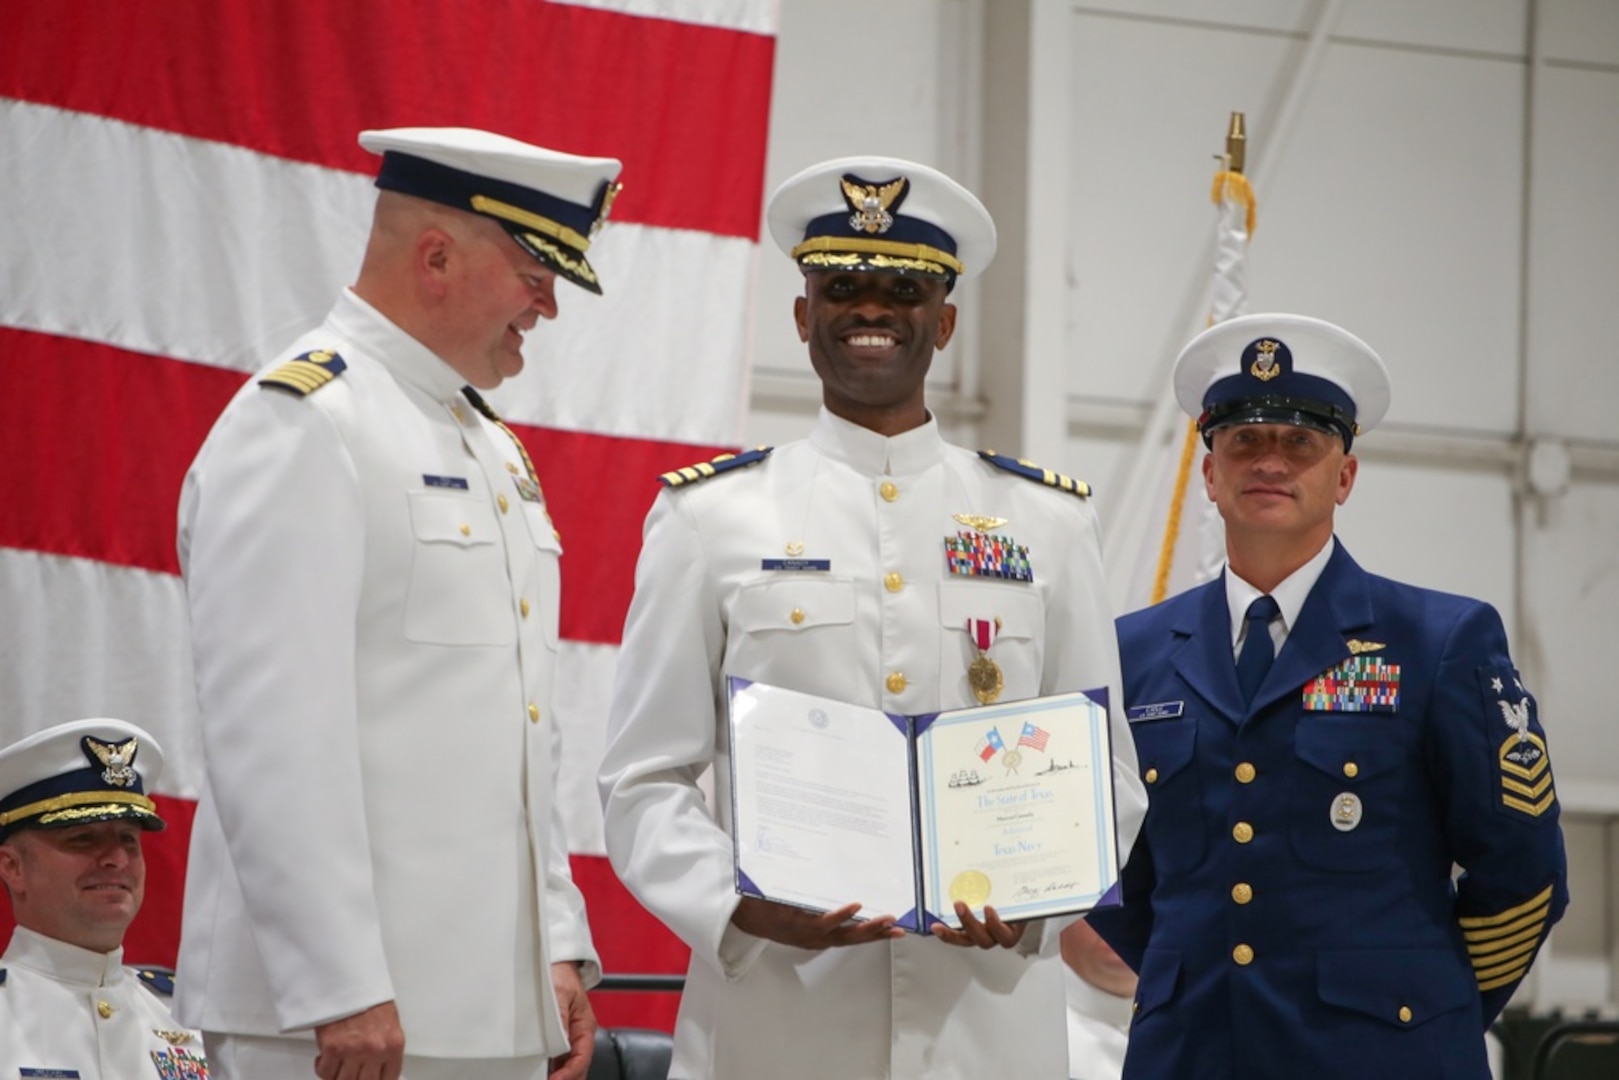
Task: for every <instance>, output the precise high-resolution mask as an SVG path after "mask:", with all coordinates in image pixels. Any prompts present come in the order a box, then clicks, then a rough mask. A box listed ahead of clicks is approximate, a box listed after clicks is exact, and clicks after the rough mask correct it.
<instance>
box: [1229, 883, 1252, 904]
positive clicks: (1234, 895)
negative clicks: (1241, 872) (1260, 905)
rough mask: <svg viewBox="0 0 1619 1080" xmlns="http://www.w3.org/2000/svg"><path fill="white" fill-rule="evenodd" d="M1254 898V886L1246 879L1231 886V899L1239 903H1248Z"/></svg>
mask: <svg viewBox="0 0 1619 1080" xmlns="http://www.w3.org/2000/svg"><path fill="white" fill-rule="evenodd" d="M1253 898H1254V887H1253V886H1252V885H1250V884H1248V883H1247V882H1246V881H1239V882H1237V883H1236V884H1235V885H1233V886H1231V899H1233V900H1235V901H1236V902H1237V903H1239V904H1246V903H1247V902H1248V901H1250V900H1252V899H1253Z"/></svg>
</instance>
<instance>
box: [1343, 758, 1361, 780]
mask: <svg viewBox="0 0 1619 1080" xmlns="http://www.w3.org/2000/svg"><path fill="white" fill-rule="evenodd" d="M1344 775H1345V776H1347V777H1349V778H1350V779H1351V780H1353V779H1354V778H1355V777H1357V776H1359V775H1360V766H1359V765H1356V764H1355V763H1354V762H1353V761H1346V762H1344Z"/></svg>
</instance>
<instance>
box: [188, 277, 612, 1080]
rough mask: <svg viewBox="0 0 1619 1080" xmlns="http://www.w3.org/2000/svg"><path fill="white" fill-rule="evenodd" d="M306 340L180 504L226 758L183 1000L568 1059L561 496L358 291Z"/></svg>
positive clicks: (252, 392) (201, 688) (585, 938)
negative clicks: (563, 966) (560, 802)
mask: <svg viewBox="0 0 1619 1080" xmlns="http://www.w3.org/2000/svg"><path fill="white" fill-rule="evenodd" d="M333 354H335V355H333ZM287 355H288V356H291V357H297V358H298V359H294V360H291V361H289V362H287V363H284V364H281V365H277V366H274V367H272V368H271V369H270V370H269V371H268V372H267V373H266V374H265V375H263V376H261V377H259V378H256V379H254V380H253V381H252V382H250V383H248V384H247V385H246V386H244V387H243V388H242V389H241V391H240V392H239V393H238V394H237V395H236V397H235V398H234V399H232V401H231V403H230V404H229V405H228V406H227V407H226V409H225V412H224V413H223V415H222V416H221V417H220V419H219V421H218V422H217V423H216V424H215V426H214V429H213V431H212V432H211V433H210V434H209V436H208V440H207V442H206V443H205V444H204V445H203V448H202V450H201V451H200V452H199V453H198V455H197V459H196V461H195V462H193V464H192V466H191V470H190V472H189V473H188V474H187V476H186V480H185V486H184V489H183V491H182V494H181V504H180V534H179V547H180V565H181V568H182V570H183V572H184V574H185V578H186V593H187V599H188V601H189V605H190V615H191V627H192V643H193V652H194V655H195V667H196V678H197V693H198V702H199V705H200V706H201V714H202V721H201V727H202V741H203V750H204V757H205V762H206V766H207V770H206V782H205V785H204V787H203V791H202V797H201V799H200V800H199V803H198V807H197V816H196V821H195V824H194V826H193V832H192V837H191V861H190V865H189V868H188V873H187V879H186V894H185V911H184V920H183V926H182V934H181V942H180V961H179V968H180V972H181V976H182V978H181V980H180V987H179V995H178V998H177V1004H178V1008H179V1013H180V1015H181V1016H182V1017H184V1018H185V1020H186V1022H187V1023H189V1024H191V1025H192V1026H194V1027H197V1028H200V1029H202V1030H203V1031H206V1032H210V1033H212V1032H220V1033H226V1034H235V1035H250V1036H277V1035H281V1034H283V1033H288V1032H301V1033H303V1036H302V1037H304V1038H309V1035H308V1034H307V1029H309V1028H311V1027H314V1026H316V1025H319V1024H321V1023H324V1022H326V1021H329V1020H334V1019H337V1018H339V1017H343V1016H347V1015H350V1014H353V1013H356V1012H358V1011H360V1010H362V1009H365V1008H369V1007H371V1006H373V1005H376V1004H379V1003H381V1002H384V1001H388V1000H393V1001H395V1002H397V1004H398V1008H399V1016H400V1021H401V1024H402V1025H403V1027H404V1031H405V1038H406V1047H407V1052H408V1053H411V1054H414V1055H420V1056H424V1057H435V1058H521V1057H529V1056H545V1055H555V1054H560V1053H563V1052H564V1051H565V1050H566V1049H567V1046H568V1042H567V1033H566V1032H565V1031H564V1030H563V1028H562V1021H561V1017H560V1015H559V1012H558V1006H557V1003H556V1000H555V992H554V990H553V987H552V983H551V971H550V965H551V963H552V962H555V961H559V960H581V961H585V962H586V964H587V966H586V971H585V973H584V974H585V977H586V980H587V985H589V982H590V980H591V979H593V978H594V977H595V976H596V972H597V967H596V962H595V961H596V957H595V952H594V949H593V947H592V945H591V940H590V934H589V929H588V927H587V926H586V924H585V916H584V904H583V900H582V899H581V897H580V895H579V891H578V890H577V889H576V888H575V887H574V884H573V881H572V879H571V877H570V876H569V870H568V862H567V850H566V847H565V845H564V842H563V839H562V826H561V817H560V814H559V813H558V811H557V807H556V805H555V799H554V796H553V793H554V791H555V776H556V768H557V749H558V748H557V746H556V745H555V737H556V728H555V725H554V724H553V723H552V722H551V721H552V717H551V710H550V695H551V687H552V685H553V680H554V678H555V668H556V651H557V611H558V597H559V595H560V594H559V588H560V579H559V575H558V557H559V556H560V554H561V545H560V543H559V542H558V540H557V535H556V532H555V530H554V529H553V527H552V524H551V520H550V518H549V516H548V515H547V511H546V507H545V503H544V501H543V497H542V494H541V492H540V490H539V487H538V484H537V483H535V482H534V480H533V478H532V477H530V476H529V475H528V463H527V461H526V459H525V457H524V454H523V451H522V449H521V447H520V446H519V444H518V443H517V442H516V440H515V438H513V437H511V436H510V435H509V434H508V433H507V432H506V431H504V430H503V429H502V428H501V426H500V425H499V424H497V423H496V422H495V421H494V420H492V419H490V418H489V417H488V416H486V415H484V414H483V413H482V412H481V411H480V410H479V408H478V407H477V402H476V401H475V400H474V399H471V398H469V397H468V396H467V395H466V394H465V393H464V392H463V389H462V387H463V382H464V380H462V379H461V378H460V377H459V376H457V375H456V373H455V371H454V369H452V368H451V367H450V366H449V365H448V364H446V363H445V362H444V361H443V360H441V359H440V358H438V357H437V356H435V355H434V354H433V353H432V352H431V351H429V350H428V349H427V348H426V347H425V346H423V345H422V344H421V343H419V342H417V341H416V340H415V339H414V338H412V337H410V336H409V335H408V334H406V333H405V332H404V331H403V330H401V329H400V328H399V327H397V326H395V325H394V324H393V323H392V322H390V321H389V320H387V319H386V318H384V317H383V316H382V315H381V313H379V312H378V311H376V310H375V309H374V308H372V307H371V306H370V305H368V304H366V303H365V302H364V301H363V300H361V299H360V298H359V297H358V296H356V295H355V294H354V293H353V292H346V293H344V295H343V296H342V298H341V299H340V300H339V301H338V303H337V305H336V307H335V308H334V309H333V310H332V312H331V314H330V315H329V316H328V317H327V319H326V322H325V323H324V325H322V326H321V327H319V328H318V329H316V330H314V331H312V332H311V333H310V334H308V335H306V336H305V337H304V338H303V339H302V340H301V341H299V342H298V343H296V344H295V345H293V346H292V348H291V350H289V352H288V354H287ZM339 360H340V361H341V363H342V368H341V370H337V368H338V362H339ZM265 383H270V384H272V385H264V384H265ZM289 390H291V391H293V392H290V393H289V392H288V391H289ZM299 390H303V391H304V396H298V393H297V391H299ZM480 400H481V399H480Z"/></svg>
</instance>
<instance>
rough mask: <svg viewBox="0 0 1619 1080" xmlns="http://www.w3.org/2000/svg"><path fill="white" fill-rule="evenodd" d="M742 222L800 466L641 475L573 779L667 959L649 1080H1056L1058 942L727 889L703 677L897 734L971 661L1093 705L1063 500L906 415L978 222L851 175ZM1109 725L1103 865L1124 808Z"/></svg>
mask: <svg viewBox="0 0 1619 1080" xmlns="http://www.w3.org/2000/svg"><path fill="white" fill-rule="evenodd" d="M769 220H770V231H771V235H772V236H773V237H774V238H775V240H776V242H777V244H778V245H779V246H780V247H781V248H782V250H783V251H785V252H787V253H788V254H789V255H790V256H791V257H792V258H793V259H794V260H795V261H796V262H797V264H798V266H799V268H800V269H801V270H802V271H803V274H804V295H803V296H801V297H798V298H797V299H796V300H795V301H794V305H793V313H794V319H795V321H796V323H797V327H798V333H799V336H800V338H801V339H802V340H803V341H804V342H805V343H806V345H807V346H808V348H809V356H810V364H811V366H812V367H813V368H814V370H815V374H816V375H817V376H818V377H819V378H820V381H821V387H822V408H821V413H820V417H819V420H818V421H817V423H816V426H815V429H814V431H813V433H812V434H811V435H810V437H809V438H808V439H806V440H804V441H802V442H795V443H791V444H788V445H785V446H783V447H781V448H779V449H777V450H774V451H766V450H763V449H761V450H753V451H749V452H747V453H745V454H741V455H737V456H734V457H726V458H723V459H719V460H716V461H713V462H704V463H702V464H701V465H697V466H692V467H690V468H687V469H682V470H678V471H676V472H672V473H669V474H667V475H665V476H664V478H663V482H664V484H665V485H666V488H667V490H665V491H664V492H662V493H661V494H660V495H659V497H658V500H657V502H656V503H655V504H654V506H653V508H652V511H651V514H650V515H649V517H648V519H647V527H646V541H645V544H644V546H643V548H642V552H641V561H640V565H639V567H638V569H637V571H636V590H635V599H634V602H633V603H632V605H631V609H630V614H629V618H628V621H627V625H626V628H625V632H624V641H623V651H622V653H621V654H620V657H619V666H618V672H619V674H618V679H617V684H616V686H615V688H614V695H613V706H612V713H611V718H610V721H609V732H608V747H607V753H606V758H605V761H604V764H603V768H602V776H601V788H602V797H603V800H604V805H605V808H606V833H607V848H608V854H609V855H610V856H611V858H612V861H613V866H614V868H615V869H616V870H617V871H618V874H619V876H620V878H621V879H622V880H623V881H624V883H625V884H626V885H627V886H628V887H629V889H630V891H631V892H633V893H634V894H635V895H636V897H637V898H638V899H639V900H640V901H641V903H642V904H644V905H645V906H646V907H647V909H648V910H650V911H652V912H653V913H654V914H656V915H657V916H658V917H659V918H661V919H662V920H663V921H664V922H665V923H666V924H667V925H668V926H669V927H670V928H671V929H672V930H674V931H675V933H677V934H678V935H679V936H680V937H681V938H682V939H683V940H684V941H685V942H686V943H687V944H688V945H690V946H691V949H692V960H691V967H690V971H689V974H688V976H687V984H686V992H685V995H684V997H683V998H682V1002H681V1011H680V1016H679V1019H678V1021H677V1025H676V1030H675V1054H674V1062H673V1066H672V1069H671V1072H670V1075H671V1076H672V1077H677V1078H678V1077H704V1078H707V1077H713V1078H719V1080H729V1078H738V1080H743V1078H746V1080H751V1078H754V1077H763V1076H768V1077H772V1078H774V1080H796V1078H810V1077H815V1078H820V1077H829V1076H837V1077H862V1078H868V1080H876V1078H881V1077H895V1078H912V1077H916V1078H920V1077H928V1078H933V1080H939V1078H951V1077H983V1076H1024V1077H1061V1076H1066V1075H1067V1064H1068V1058H1067V1050H1066V1026H1065V1019H1064V1008H1065V1006H1064V999H1063V986H1062V969H1061V961H1060V960H1059V958H1058V955H1057V953H1058V932H1059V930H1060V929H1061V927H1060V925H1058V922H1059V921H1058V920H1053V921H1051V922H1037V923H1027V924H1024V923H1008V922H1003V921H1002V920H1001V919H1000V918H999V917H998V916H997V915H996V914H995V911H994V906H993V904H991V905H987V906H986V910H985V912H984V918H983V920H982V921H980V920H978V919H976V918H974V917H973V916H972V914H971V913H970V912H968V911H967V909H966V906H965V905H964V904H963V905H958V907H957V914H958V915H961V916H963V928H962V929H961V930H951V929H947V928H946V927H945V926H944V925H942V924H936V925H934V926H933V927H931V928H930V929H931V933H930V934H927V935H906V934H905V933H904V932H903V931H901V930H899V929H898V928H896V926H895V918H896V916H898V915H900V914H903V913H902V912H893V911H873V910H861V903H860V902H861V899H862V898H860V897H855V896H851V897H848V898H847V900H848V903H846V904H844V905H843V906H841V907H839V908H837V909H836V910H833V911H830V912H827V913H824V914H811V913H809V912H807V911H804V910H801V909H799V908H795V907H789V906H787V905H784V904H777V903H772V902H769V901H767V900H764V899H760V898H758V897H753V896H749V897H741V896H739V895H738V894H737V889H736V886H735V880H736V878H735V874H734V871H733V864H732V840H731V837H730V835H729V834H728V830H729V828H730V822H729V818H730V814H729V791H730V785H731V761H730V756H729V740H728V736H727V729H726V723H725V713H724V701H725V692H724V686H725V683H724V679H725V677H726V676H727V675H735V676H740V677H743V678H747V679H752V680H757V681H761V682H765V683H769V684H772V685H776V686H781V687H787V688H789V689H793V690H799V691H804V692H807V693H812V694H817V695H819V696H822V697H826V698H831V699H834V700H837V701H843V702H850V703H853V704H857V705H863V706H872V707H877V708H880V709H882V710H884V711H886V712H889V713H893V714H912V715H914V714H921V713H928V712H934V711H937V710H941V709H949V708H959V707H963V706H970V705H973V704H975V703H978V702H980V701H984V700H986V699H985V698H977V699H976V700H975V696H974V686H973V685H972V684H970V682H969V670H970V669H973V668H974V667H975V665H977V667H978V669H979V670H985V669H990V670H994V671H995V672H997V673H998V675H999V677H1000V678H999V686H998V688H997V689H998V692H999V698H1000V700H1003V701H1011V700H1014V699H1018V698H1029V697H1037V696H1040V695H1042V694H1052V693H1058V692H1062V691H1068V690H1096V689H1099V688H1103V687H1106V688H1107V689H1108V692H1109V694H1110V695H1111V697H1110V700H1114V701H1116V700H1117V693H1118V685H1117V678H1118V675H1117V671H1118V656H1117V652H1116V646H1115V641H1114V638H1113V633H1112V621H1111V613H1110V612H1109V611H1108V609H1107V604H1106V600H1105V590H1104V589H1103V588H1102V580H1101V578H1102V567H1101V555H1100V544H1099V538H1098V527H1097V520H1096V515H1095V513H1094V512H1093V510H1092V509H1091V506H1090V503H1089V502H1088V500H1087V495H1088V494H1089V492H1088V489H1087V488H1086V487H1085V485H1083V484H1080V483H1077V482H1075V481H1073V480H1070V479H1068V478H1067V477H1063V476H1059V475H1057V474H1055V473H1051V472H1047V471H1045V470H1042V469H1039V468H1037V467H1033V466H1030V465H1029V464H1028V463H1026V462H1019V461H1016V460H1014V459H1012V458H1007V457H1002V456H1000V455H996V454H990V453H983V454H977V453H973V452H971V451H968V450H963V449H961V448H959V447H955V446H952V445H950V444H948V443H946V442H945V441H944V440H943V438H942V437H941V436H940V433H939V427H938V422H937V420H936V419H935V418H934V417H933V416H932V414H931V413H929V411H928V408H927V403H926V400H925V392H924V391H925V385H924V380H925V377H926V375H927V372H928V368H929V366H930V364H931V363H932V361H933V357H934V355H935V354H936V353H937V352H938V351H939V350H940V349H943V348H944V347H945V346H946V345H947V344H948V343H949V341H950V340H951V337H952V335H953V334H954V332H955V327H956V308H955V305H953V304H952V303H951V302H950V301H949V299H948V297H949V294H950V291H951V289H952V287H953V286H954V285H955V283H956V281H957V280H958V278H960V277H965V276H967V275H970V274H976V273H978V272H980V271H982V270H983V269H984V267H985V266H987V265H988V263H989V261H990V258H991V256H992V255H993V254H994V251H995V228H994V224H993V223H992V222H991V220H990V218H989V215H988V213H987V212H986V211H985V210H984V207H983V206H982V205H981V204H980V203H979V201H978V200H977V199H976V198H975V197H973V195H972V194H971V193H970V192H968V191H967V190H966V189H965V188H963V187H961V186H960V185H959V184H957V183H955V182H954V181H953V180H951V179H950V178H948V177H946V176H944V175H942V174H940V173H938V172H936V171H934V170H933V169H929V168H927V167H925V166H921V165H917V164H914V163H912V162H908V161H899V160H895V159H891V158H866V157H862V158H846V159H840V160H836V161H829V162H825V163H823V164H820V165H817V166H814V167H812V168H810V169H807V170H805V171H804V172H802V173H800V174H799V175H798V176H796V177H794V178H793V179H791V180H788V181H787V182H786V183H785V184H783V185H782V187H781V188H780V189H779V190H778V191H777V192H776V193H775V195H774V196H773V197H772V198H771V201H770V207H769ZM979 689H982V687H980V688H979ZM986 692H987V691H986ZM1114 720H1115V721H1116V724H1115V736H1114V746H1115V748H1116V749H1117V751H1118V754H1119V760H1118V761H1116V762H1115V765H1114V774H1115V777H1116V781H1115V783H1116V792H1117V800H1118V820H1119V833H1120V836H1119V839H1120V842H1121V845H1122V848H1123V849H1124V850H1126V851H1127V850H1128V848H1129V844H1130V841H1131V839H1132V838H1133V837H1134V835H1135V831H1136V828H1137V827H1138V824H1139V821H1140V817H1141V814H1142V811H1143V808H1144V797H1143V793H1142V788H1141V782H1140V779H1139V777H1138V776H1137V775H1136V772H1135V769H1134V762H1133V759H1132V757H1131V753H1130V750H1131V745H1130V740H1129V736H1128V734H1127V732H1126V730H1125V728H1124V726H1123V721H1122V717H1120V716H1119V715H1118V714H1117V713H1115V715H1114ZM974 763H975V764H981V762H977V761H975V762H974ZM708 769H712V770H713V776H714V782H715V784H716V786H717V787H718V794H719V797H718V800H717V802H718V806H719V807H720V810H719V813H718V816H717V818H716V816H714V815H712V814H710V812H709V810H708V808H707V806H706V804H705V801H704V797H703V793H702V791H701V790H700V789H699V787H698V778H699V776H700V775H701V774H702V773H703V772H704V771H705V770H708ZM857 914H858V916H859V920H858V921H856V920H855V919H854V916H856V915H857Z"/></svg>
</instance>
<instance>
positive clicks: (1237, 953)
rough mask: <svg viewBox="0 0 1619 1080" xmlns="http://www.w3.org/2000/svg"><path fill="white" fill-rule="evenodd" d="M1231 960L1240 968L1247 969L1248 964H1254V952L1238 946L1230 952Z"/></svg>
mask: <svg viewBox="0 0 1619 1080" xmlns="http://www.w3.org/2000/svg"><path fill="white" fill-rule="evenodd" d="M1231 959H1233V960H1235V961H1236V962H1237V963H1238V964H1240V965H1241V966H1243V967H1247V966H1248V965H1249V964H1251V963H1253V962H1254V950H1253V949H1252V948H1251V947H1249V946H1247V945H1238V946H1237V947H1236V948H1235V949H1232V950H1231Z"/></svg>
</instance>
